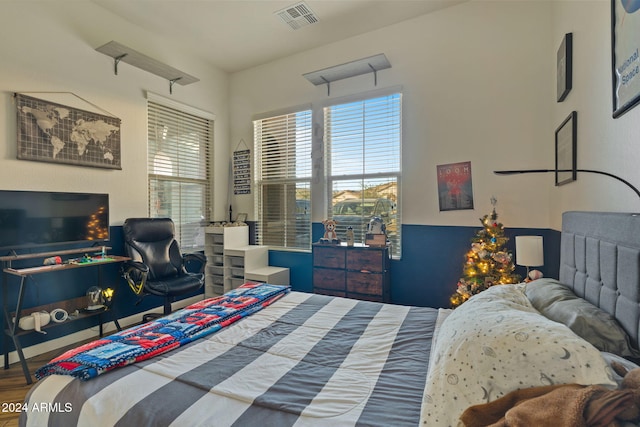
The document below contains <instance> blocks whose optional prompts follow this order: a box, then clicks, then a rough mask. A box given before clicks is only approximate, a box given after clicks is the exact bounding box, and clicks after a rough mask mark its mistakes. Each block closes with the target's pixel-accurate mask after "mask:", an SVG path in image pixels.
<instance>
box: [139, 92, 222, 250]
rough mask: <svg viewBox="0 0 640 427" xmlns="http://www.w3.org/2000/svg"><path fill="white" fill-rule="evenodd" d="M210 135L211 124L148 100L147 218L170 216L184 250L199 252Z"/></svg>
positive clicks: (206, 217) (207, 202)
mask: <svg viewBox="0 0 640 427" xmlns="http://www.w3.org/2000/svg"><path fill="white" fill-rule="evenodd" d="M212 135H213V121H212V120H210V119H208V118H204V117H200V116H197V115H195V114H192V113H190V112H185V111H181V110H180V109H179V108H176V107H175V106H167V105H164V104H162V103H159V102H154V101H148V165H147V170H148V176H149V183H148V184H149V188H148V190H149V216H150V217H152V218H171V219H172V220H173V222H174V224H175V227H176V235H177V240H178V242H179V243H180V247H181V249H182V250H184V251H196V250H202V249H203V248H204V226H205V225H206V224H207V223H208V222H209V221H210V219H211V218H210V216H211V185H212V184H211V164H212V158H211V157H212V154H211V149H212Z"/></svg>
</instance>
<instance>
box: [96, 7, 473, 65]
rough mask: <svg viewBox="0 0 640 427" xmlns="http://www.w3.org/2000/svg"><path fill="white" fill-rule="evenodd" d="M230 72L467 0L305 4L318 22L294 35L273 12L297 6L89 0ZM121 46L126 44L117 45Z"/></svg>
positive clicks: (125, 41) (125, 42)
mask: <svg viewBox="0 0 640 427" xmlns="http://www.w3.org/2000/svg"><path fill="white" fill-rule="evenodd" d="M92 1H93V2H94V3H96V4H98V5H99V6H101V7H103V8H104V9H107V10H109V11H110V12H112V13H114V14H116V15H119V16H120V17H122V18H123V19H125V20H127V21H129V22H131V23H132V24H135V25H136V26H138V27H140V28H143V29H145V30H146V31H148V32H150V33H152V34H157V35H161V36H163V37H169V38H171V39H172V40H173V41H175V42H177V43H179V44H181V45H182V46H192V47H193V49H192V50H193V52H194V53H196V54H197V55H199V56H201V57H202V58H203V59H205V60H206V61H208V62H210V63H211V64H213V65H215V66H216V67H218V68H220V69H222V70H224V71H227V72H236V71H240V70H243V69H247V68H252V67H255V66H257V65H260V64H264V63H267V62H270V61H273V60H276V59H278V58H283V57H286V56H289V55H293V54H295V53H298V52H302V51H305V50H308V49H312V48H315V47H318V46H322V45H326V44H329V43H333V42H336V41H339V40H342V39H345V38H348V37H353V36H356V35H359V34H363V33H366V32H369V31H372V30H375V29H377V28H381V27H385V26H388V25H392V24H395V23H398V22H401V21H404V20H407V19H411V18H415V17H416V16H420V15H423V14H426V13H431V12H434V11H436V10H440V9H443V8H446V7H449V6H453V5H456V4H459V3H462V2H463V1H467V0H305V3H306V5H307V6H308V7H309V8H310V9H311V11H313V13H314V15H315V16H316V17H317V19H318V22H316V23H313V24H310V25H307V26H304V27H301V28H299V29H297V30H294V29H292V28H291V27H290V26H289V25H287V24H286V23H285V22H284V21H283V20H282V19H281V18H280V17H279V16H278V15H277V14H275V12H278V11H280V10H282V9H285V8H289V7H290V6H293V5H295V4H297V3H299V2H300V0H291V1H277V0H154V1H150V0H92ZM119 41H120V42H122V43H124V44H127V40H119Z"/></svg>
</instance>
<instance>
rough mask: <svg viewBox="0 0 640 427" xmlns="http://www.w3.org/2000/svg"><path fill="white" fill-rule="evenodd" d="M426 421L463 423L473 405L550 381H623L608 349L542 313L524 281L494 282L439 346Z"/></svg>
mask: <svg viewBox="0 0 640 427" xmlns="http://www.w3.org/2000/svg"><path fill="white" fill-rule="evenodd" d="M431 355H432V359H431V361H430V363H431V364H433V365H432V366H431V370H430V374H429V377H428V378H427V384H426V388H425V395H424V401H423V406H422V417H421V422H420V425H421V426H443V425H451V426H455V425H458V422H459V420H458V419H459V417H460V415H461V414H462V412H463V411H464V410H465V409H466V408H468V407H469V406H472V405H476V404H480V403H486V402H490V401H493V400H496V399H497V398H500V397H502V396H504V395H505V394H507V393H509V392H510V391H513V390H517V389H522V388H529V387H535V386H542V385H549V384H569V383H578V384H601V385H605V386H610V387H612V388H613V387H615V386H616V383H615V381H614V379H613V373H612V371H611V369H610V368H609V366H608V364H607V363H606V361H605V360H604V359H603V357H602V356H601V355H600V352H599V351H598V350H597V349H596V348H595V347H593V346H592V345H591V344H589V343H588V342H586V341H584V340H583V339H582V338H580V337H578V336H577V335H576V334H574V333H573V332H572V331H571V330H570V329H569V328H568V327H566V326H565V325H563V324H560V323H557V322H554V321H552V320H549V319H547V318H546V317H544V316H543V315H541V314H540V313H539V312H538V311H537V310H536V309H535V308H534V307H533V306H532V305H531V304H530V303H529V300H528V299H527V297H526V295H525V293H524V284H517V285H499V286H493V287H491V288H489V289H487V290H486V291H484V292H481V293H479V294H477V295H475V296H473V297H472V298H470V299H469V300H468V301H467V302H465V303H464V304H462V305H461V306H460V307H458V308H456V309H455V310H454V311H453V313H452V314H451V315H449V317H448V318H447V319H446V320H445V321H444V323H443V324H442V328H441V330H440V333H439V334H438V339H437V342H436V344H435V349H434V351H432V353H431Z"/></svg>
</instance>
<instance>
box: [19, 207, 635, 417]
mask: <svg viewBox="0 0 640 427" xmlns="http://www.w3.org/2000/svg"><path fill="white" fill-rule="evenodd" d="M561 246H562V247H561V267H560V277H559V280H557V281H556V280H552V279H541V280H538V281H534V282H531V283H528V284H524V283H522V284H516V285H504V286H494V287H492V288H490V289H488V290H487V291H484V292H482V293H481V294H478V295H476V296H474V297H473V298H471V299H470V300H469V301H467V302H465V303H464V304H463V305H462V306H460V307H458V308H456V309H455V310H453V311H451V310H447V309H435V308H425V307H408V306H398V305H391V304H382V303H375V302H368V301H358V300H351V299H346V298H338V297H330V296H324V295H314V294H307V293H300V292H289V293H288V294H287V295H286V296H284V297H282V298H279V299H278V300H277V301H275V302H274V303H273V304H271V305H269V306H268V307H265V308H264V309H262V310H259V311H257V312H255V313H253V314H251V316H249V317H245V318H243V319H241V320H239V321H237V322H235V323H233V324H232V325H229V326H228V327H225V328H223V329H221V330H219V331H217V332H216V333H213V334H210V335H207V336H206V337H203V338H200V339H199V340H197V341H193V342H190V343H188V344H185V345H182V346H180V347H179V348H177V349H174V350H172V351H170V352H167V353H164V354H161V355H159V356H157V357H155V358H152V359H148V360H144V361H141V362H139V363H136V364H132V365H128V366H124V367H120V368H117V369H113V370H111V371H110V372H106V373H104V374H102V375H97V376H96V377H95V378H92V379H90V380H87V381H83V380H81V379H78V378H74V377H72V376H69V375H48V376H46V378H44V379H42V380H40V381H38V382H37V383H36V384H35V385H34V387H33V388H32V389H31V390H30V392H29V394H28V395H27V397H26V402H25V405H24V408H25V411H23V412H22V413H21V416H20V425H23V426H31V425H33V426H42V425H52V426H71V425H87V426H97V425H109V426H111V425H122V426H131V425H136V426H158V425H189V426H191V425H203V426H205V425H206V426H209V425H216V426H232V425H234V426H243V427H244V426H254V425H255V426H417V425H422V426H449V425H452V426H456V425H459V417H460V415H461V414H462V413H463V412H464V411H465V410H466V409H467V408H468V407H470V406H473V405H479V404H480V405H481V404H484V403H487V402H491V401H496V399H500V398H501V397H504V396H505V395H507V394H508V393H510V392H512V391H513V390H518V389H527V388H531V387H538V386H546V385H557V384H568V383H571V384H574V383H575V384H583V385H588V384H597V385H602V386H604V387H607V388H610V389H613V388H615V387H616V386H617V385H618V382H619V380H620V378H619V377H618V376H616V374H614V373H613V371H612V370H611V368H610V362H611V361H612V360H617V361H620V362H621V363H626V364H627V366H630V367H633V366H635V365H634V364H633V363H631V362H629V360H630V359H634V358H637V357H638V356H639V355H640V354H638V352H637V350H636V349H637V347H638V342H639V338H640V335H639V334H640V331H639V330H638V324H639V320H640V312H639V310H640V309H639V302H640V295H639V294H640V292H639V289H640V285H639V284H640V217H638V216H636V215H632V214H619V213H595V212H567V213H565V214H564V215H563V229H562V239H561Z"/></svg>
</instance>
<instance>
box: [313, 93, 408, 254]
mask: <svg viewBox="0 0 640 427" xmlns="http://www.w3.org/2000/svg"><path fill="white" fill-rule="evenodd" d="M324 137H325V163H326V164H325V169H326V171H327V181H328V185H327V191H328V194H327V198H328V200H329V203H328V207H329V212H328V217H329V218H333V219H334V220H336V221H338V224H337V233H338V237H341V238H342V239H344V236H345V233H346V230H347V228H348V227H352V228H353V231H354V235H355V239H356V241H357V242H364V241H365V233H366V228H367V225H368V224H369V221H370V220H371V218H373V217H379V218H381V219H382V220H383V222H384V223H385V225H386V230H387V236H388V238H389V241H390V243H391V251H392V254H393V256H394V257H400V255H401V225H402V224H401V215H400V213H401V210H400V194H401V192H400V186H401V176H402V174H401V164H402V162H401V153H402V95H401V94H400V93H394V94H391V95H387V96H382V97H375V98H371V99H365V100H360V101H355V102H348V103H343V104H337V105H333V106H328V107H325V108H324Z"/></svg>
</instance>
